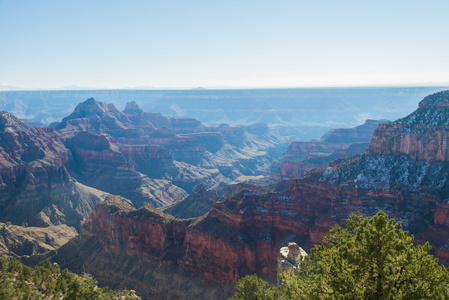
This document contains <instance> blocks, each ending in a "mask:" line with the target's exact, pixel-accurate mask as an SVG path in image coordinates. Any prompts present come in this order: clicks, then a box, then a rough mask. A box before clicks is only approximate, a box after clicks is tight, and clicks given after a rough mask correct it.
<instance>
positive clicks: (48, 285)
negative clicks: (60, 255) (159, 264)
mask: <svg viewBox="0 0 449 300" xmlns="http://www.w3.org/2000/svg"><path fill="white" fill-rule="evenodd" d="M0 299H67V300H70V299H89V300H93V299H95V300H101V299H108V300H109V299H120V300H122V299H123V300H124V299H140V298H139V297H137V296H136V295H135V294H134V292H133V291H127V290H123V291H115V290H109V289H108V288H107V287H106V288H100V287H98V286H97V285H96V281H95V279H94V278H93V277H92V276H90V275H84V276H79V275H76V274H74V273H72V272H70V271H68V270H67V269H65V270H63V271H61V269H60V268H59V266H58V265H57V264H52V263H50V262H47V263H46V265H45V266H36V267H34V268H30V267H28V266H25V265H24V264H22V263H20V262H19V261H17V260H15V259H12V260H8V259H6V258H0Z"/></svg>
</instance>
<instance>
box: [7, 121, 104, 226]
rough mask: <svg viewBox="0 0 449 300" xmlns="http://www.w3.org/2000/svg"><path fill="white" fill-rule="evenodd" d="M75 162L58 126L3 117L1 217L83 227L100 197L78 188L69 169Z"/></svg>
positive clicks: (21, 222)
mask: <svg viewBox="0 0 449 300" xmlns="http://www.w3.org/2000/svg"><path fill="white" fill-rule="evenodd" d="M71 161H72V155H71V152H70V151H69V150H68V149H67V148H66V147H65V146H64V144H63V138H62V136H61V135H60V134H59V133H57V132H55V130H54V129H53V128H33V127H30V126H28V125H26V124H25V123H23V122H22V121H20V120H19V119H17V118H15V117H14V116H12V115H10V114H9V113H6V112H2V113H1V114H0V199H1V200H0V218H1V220H2V221H4V222H8V221H9V222H12V223H13V224H17V225H34V226H49V225H59V224H69V225H70V226H74V227H75V228H77V229H80V225H81V224H80V223H81V221H82V220H84V219H85V218H86V217H87V216H89V214H90V213H91V212H92V210H93V208H94V206H95V204H96V203H98V202H100V201H101V196H98V195H97V193H96V192H93V191H92V190H90V189H88V188H86V187H85V186H83V185H80V184H78V183H77V182H75V181H74V180H73V179H71V176H70V175H69V173H68V172H67V169H66V167H65V165H67V164H68V163H69V162H71Z"/></svg>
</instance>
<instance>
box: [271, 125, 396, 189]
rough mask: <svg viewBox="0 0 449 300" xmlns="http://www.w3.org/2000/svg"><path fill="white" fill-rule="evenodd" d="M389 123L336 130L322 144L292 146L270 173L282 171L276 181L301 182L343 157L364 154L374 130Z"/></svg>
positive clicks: (327, 135) (306, 143) (316, 141)
mask: <svg viewBox="0 0 449 300" xmlns="http://www.w3.org/2000/svg"><path fill="white" fill-rule="evenodd" d="M386 122H388V121H386V120H379V121H378V120H366V122H365V123H364V124H363V125H360V126H356V127H354V128H340V129H333V130H331V131H330V132H328V133H326V134H325V135H323V137H322V138H321V139H320V140H314V141H310V142H293V143H291V144H290V146H289V147H288V149H287V151H286V152H285V153H284V154H283V155H282V158H281V159H280V161H276V162H274V163H273V164H272V166H271V170H272V171H275V170H274V169H275V168H279V169H278V170H277V172H276V173H274V174H273V175H272V177H273V179H278V180H279V179H281V178H290V177H291V178H302V177H303V175H304V173H306V172H307V171H310V170H311V169H313V168H323V167H325V166H327V165H328V164H329V162H331V161H332V160H335V159H338V158H340V157H345V156H350V155H354V154H359V153H363V152H364V151H365V150H366V149H367V148H368V146H369V142H370V141H371V138H372V136H373V132H374V130H375V129H376V128H377V126H378V124H383V123H386Z"/></svg>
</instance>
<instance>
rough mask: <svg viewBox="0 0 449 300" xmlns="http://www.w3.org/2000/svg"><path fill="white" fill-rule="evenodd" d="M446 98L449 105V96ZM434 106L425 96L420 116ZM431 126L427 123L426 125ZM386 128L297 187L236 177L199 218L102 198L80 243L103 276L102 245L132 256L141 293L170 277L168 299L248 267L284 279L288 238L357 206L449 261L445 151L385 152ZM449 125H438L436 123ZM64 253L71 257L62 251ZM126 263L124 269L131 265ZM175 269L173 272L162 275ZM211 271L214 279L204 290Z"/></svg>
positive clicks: (131, 276)
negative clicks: (280, 258) (280, 259)
mask: <svg viewBox="0 0 449 300" xmlns="http://www.w3.org/2000/svg"><path fill="white" fill-rule="evenodd" d="M444 95H445V94H443V96H442V95H441V94H436V95H432V96H430V98H427V99H426V101H427V102H425V103H431V102H432V101H433V100H434V98H437V99H440V100H439V101H445V99H446V98H445V96H444ZM429 101H430V102H429ZM438 107H440V108H441V107H443V108H446V107H447V109H448V110H449V106H446V105H439V106H438ZM425 108H426V105H421V106H420V108H419V109H418V111H417V112H415V113H413V114H412V115H411V116H414V115H416V114H420V113H421V111H420V110H421V109H425ZM442 113H443V114H445V113H446V112H445V110H443V111H442ZM404 121H405V122H410V126H411V127H412V128H414V127H413V124H414V123H413V122H411V121H410V116H409V117H407V118H405V119H403V120H400V121H398V122H404ZM398 122H395V123H393V124H391V126H393V128H396V129H395V130H396V133H397V136H396V138H395V139H392V140H401V139H402V136H401V135H402V133H401V131H400V129H398V128H399V127H397V125H396V124H397V123H398ZM422 125H423V124H420V123H418V124H417V126H418V128H420V126H422ZM385 126H386V128H388V126H389V125H385ZM395 126H396V127H395ZM382 128H383V127H381V128H380V129H379V130H376V132H375V137H374V138H373V143H371V146H370V150H368V151H367V152H366V153H365V154H358V155H353V156H350V157H347V158H340V159H337V160H335V161H333V162H331V163H330V164H329V166H328V167H326V168H323V169H314V170H312V171H310V172H308V173H307V174H306V176H305V177H304V178H302V179H296V180H293V181H292V182H291V184H290V186H289V188H288V189H287V190H283V189H281V186H282V185H279V187H277V188H276V189H274V188H273V187H272V188H271V189H270V190H264V189H263V188H259V189H257V186H256V185H247V187H248V189H245V184H240V185H235V188H234V189H233V190H231V191H227V192H226V193H225V191H226V189H225V190H223V195H224V196H225V200H224V201H221V202H216V203H214V205H213V208H212V209H211V210H210V211H209V212H208V213H207V214H206V215H204V216H202V217H200V218H197V219H188V220H177V219H174V218H172V217H171V216H167V215H165V214H163V213H162V212H160V211H157V210H154V209H153V208H151V207H146V208H142V209H139V210H134V209H132V208H130V207H126V206H125V207H121V204H117V203H116V204H114V203H111V202H109V203H105V204H103V205H100V206H98V208H97V210H96V211H95V213H94V214H93V215H92V217H91V219H89V221H88V222H86V226H85V227H84V231H83V235H82V236H81V237H80V238H79V239H78V242H76V243H87V242H83V241H86V240H89V241H92V240H90V239H93V240H94V241H96V243H97V244H96V251H97V252H96V254H85V253H84V254H82V255H87V258H86V259H85V265H87V266H88V267H89V268H90V269H91V270H93V273H94V274H95V276H96V277H97V278H104V280H107V278H108V277H109V275H110V274H111V273H112V274H117V273H114V272H115V271H114V270H112V271H111V269H110V268H109V267H105V266H104V265H103V263H104V262H103V261H102V260H100V259H98V261H97V258H95V257H97V256H99V254H98V253H105V255H114V257H115V258H116V259H118V260H119V261H122V262H123V263H124V262H126V263H127V264H128V265H127V266H126V268H127V270H133V271H132V272H131V271H129V272H127V273H126V277H125V278H126V280H127V281H128V282H130V283H133V285H131V286H132V287H136V290H137V291H138V292H139V289H138V287H137V286H138V285H140V287H141V289H142V291H147V292H146V293H147V294H146V295H148V296H149V297H151V296H155V295H156V292H155V290H158V289H159V287H161V288H162V287H167V286H169V288H167V290H170V292H168V291H167V292H166V293H163V294H157V295H158V296H160V297H167V298H168V297H169V295H170V296H171V295H173V293H174V292H175V291H179V293H180V294H179V295H182V296H183V297H186V298H194V297H198V295H200V294H201V296H202V297H208V298H214V296H217V295H218V294H213V293H214V292H217V286H220V287H221V291H223V290H225V291H232V289H233V287H234V284H235V283H236V281H237V279H238V278H240V277H242V276H244V275H246V274H251V273H257V274H259V275H260V276H262V277H264V278H266V279H268V280H269V281H271V282H275V277H276V275H275V274H276V256H277V254H278V251H279V248H280V247H281V246H283V245H285V244H287V243H288V242H291V241H294V242H296V243H297V244H298V245H301V247H302V248H304V249H305V250H309V249H310V248H311V247H312V246H313V245H314V244H317V243H319V242H321V240H322V238H323V235H324V234H325V233H326V232H328V230H329V229H330V228H331V227H332V226H333V225H334V224H336V223H343V222H344V220H345V219H346V218H347V217H348V215H349V214H350V213H352V212H354V211H361V212H362V213H365V214H368V215H373V214H375V213H376V212H377V211H379V210H383V211H385V212H387V213H388V214H389V215H390V216H391V217H394V218H395V219H396V221H401V222H402V224H403V226H404V228H405V229H406V230H409V231H410V233H412V234H414V235H415V237H416V242H418V243H423V242H425V241H430V243H431V244H432V245H433V246H434V249H435V252H434V253H435V254H436V255H437V256H438V257H439V258H440V259H441V260H440V261H442V262H444V263H448V262H449V261H448V260H447V259H448V258H449V251H448V250H449V247H448V246H447V244H448V243H447V241H448V239H449V205H448V204H447V202H448V199H449V176H448V174H449V164H448V162H446V161H445V160H441V159H437V157H438V156H434V157H433V159H417V158H416V157H415V156H414V155H413V154H410V153H412V152H410V153H402V152H395V153H392V152H388V151H386V153H383V152H382V151H379V153H377V152H376V151H375V146H376V145H378V144H376V143H379V141H380V145H382V143H384V142H385V143H389V140H388V139H381V138H379V136H382V135H383V131H382ZM444 128H445V127H444V126H441V127H438V125H435V127H433V129H432V132H439V131H440V130H441V131H444ZM407 131H408V130H407ZM407 131H406V133H407ZM376 141H378V142H376ZM422 141H425V140H422ZM424 146H425V145H424ZM441 151H443V150H442V149H441ZM437 153H438V151H437ZM429 155H430V154H429ZM76 245H77V247H79V244H76ZM68 247H70V245H66V246H64V247H63V248H64V249H69V248H68ZM72 249H73V247H72ZM64 251H66V252H65V253H67V252H69V251H68V250H64ZM77 251H79V250H77ZM75 252H76V251H75ZM93 255H94V256H95V257H93ZM131 257H133V258H134V259H135V260H134V262H133V261H132V260H131ZM54 259H55V260H56V261H58V262H60V261H64V258H63V256H62V255H59V254H57V255H56V256H54ZM80 261H81V260H80V259H79V256H78V259H76V256H73V259H72V260H71V264H73V265H74V266H75V267H76V266H78V268H80ZM148 262H152V263H154V264H155V265H153V266H156V265H157V267H155V271H148V269H147V272H148V273H149V274H152V275H151V276H150V277H151V278H153V279H151V280H149V281H148V283H147V285H146V284H145V283H144V282H142V280H141V279H140V278H139V276H137V274H143V273H144V270H143V269H142V268H143V267H142V266H143V265H144V264H146V263H148ZM123 263H122V264H121V267H120V268H125V265H124V264H123ZM68 265H70V264H68ZM165 271H166V274H170V275H169V276H165V277H158V278H159V279H160V280H159V281H156V280H154V278H155V277H156V276H159V275H160V274H162V273H164V272H165ZM102 274H103V275H102ZM99 275H100V276H99ZM188 276H190V277H188ZM192 278H194V279H193V280H192V281H189V280H191V279H192ZM200 278H202V279H200ZM201 280H203V282H205V283H207V285H206V284H204V285H203V287H202V289H201V292H198V290H197V288H198V285H200V282H202V281H201ZM109 282H110V281H109ZM186 282H189V284H192V285H193V286H194V291H195V293H194V294H187V292H186V291H188V290H189V289H188V288H187V287H182V286H183V284H186ZM115 284H118V282H116V283H115ZM149 286H151V287H152V288H150V287H149ZM223 293H224V292H223ZM223 293H221V294H220V295H224V294H223ZM140 294H143V293H140ZM212 295H213V296H212ZM215 298H218V297H215Z"/></svg>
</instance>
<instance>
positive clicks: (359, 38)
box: [0, 0, 449, 89]
mask: <svg viewBox="0 0 449 300" xmlns="http://www.w3.org/2000/svg"><path fill="white" fill-rule="evenodd" d="M448 13H449V1H447V0H441V1H433V0H428V1H422V0H419V1H415V0H407V1H403V0H394V1H391V0H388V1H384V0H377V1H365V0H358V1H346V0H340V1H337V0H328V1H321V0H314V1H310V0H309V1H302V0H294V1H283V0H276V1H275V0H270V1H265V0H258V1H255V0H243V1H242V0H238V1H234V0H224V1H223V0H222V1H215V0H209V1H196V0H190V1H185V0H183V1H177V0H167V1H160V0H158V1H151V0H150V1H143V0H142V1H139V0H128V1H115V0H107V1H102V0H77V1H69V0H67V1H63V0H54V1H50V0H39V1H36V0H29V1H25V0H0V86H3V87H7V86H8V85H11V86H16V87H22V88H28V89H54V88H61V87H68V86H81V87H88V88H133V87H137V88H139V87H157V88H195V87H205V88H220V87H223V88H226V87H231V88H232V87H234V88H239V87H255V88H257V87H321V86H332V87H333V86H377V85H428V84H430V85H432V84H439V83H444V84H447V83H448V82H449V17H448Z"/></svg>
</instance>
